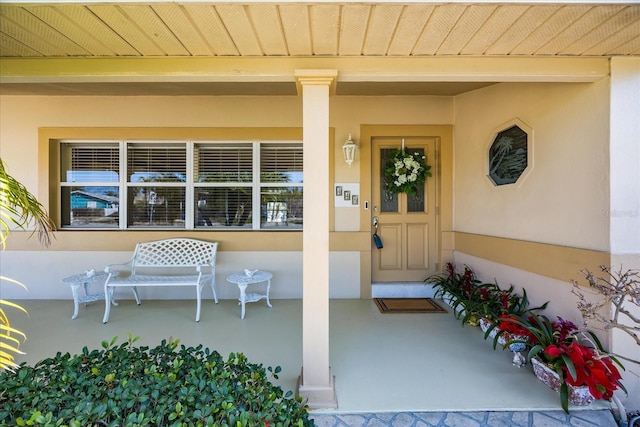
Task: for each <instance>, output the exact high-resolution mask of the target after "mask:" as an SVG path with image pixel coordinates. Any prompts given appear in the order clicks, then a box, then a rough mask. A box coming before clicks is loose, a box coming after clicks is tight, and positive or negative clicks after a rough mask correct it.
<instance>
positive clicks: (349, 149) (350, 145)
mask: <svg viewBox="0 0 640 427" xmlns="http://www.w3.org/2000/svg"><path fill="white" fill-rule="evenodd" d="M357 148H358V146H357V145H356V143H355V141H354V140H353V139H351V134H349V138H347V140H346V141H345V142H344V145H343V146H342V152H343V153H344V161H345V162H347V164H348V165H349V167H351V163H353V160H354V159H355V158H356V150H357Z"/></svg>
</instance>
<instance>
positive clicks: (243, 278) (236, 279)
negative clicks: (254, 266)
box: [227, 270, 273, 319]
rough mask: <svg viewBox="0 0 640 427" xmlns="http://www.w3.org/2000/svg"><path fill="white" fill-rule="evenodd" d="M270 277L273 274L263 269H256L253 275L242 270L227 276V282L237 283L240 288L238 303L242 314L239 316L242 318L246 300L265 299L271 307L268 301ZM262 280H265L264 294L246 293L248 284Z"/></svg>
mask: <svg viewBox="0 0 640 427" xmlns="http://www.w3.org/2000/svg"><path fill="white" fill-rule="evenodd" d="M272 277H273V274H271V273H270V272H268V271H263V270H258V271H256V272H255V273H254V274H253V276H248V275H247V274H245V273H244V272H243V273H234V274H232V275H231V276H229V277H227V281H228V282H230V283H235V284H236V285H238V289H240V298H239V304H240V305H242V316H241V318H242V319H244V314H245V304H246V303H248V302H257V301H260V300H261V299H266V300H267V306H269V308H271V307H273V306H272V305H271V302H270V301H269V290H270V289H271V278H272ZM262 282H267V291H266V293H264V294H258V293H252V294H247V293H246V291H247V286H248V285H252V284H255V283H262Z"/></svg>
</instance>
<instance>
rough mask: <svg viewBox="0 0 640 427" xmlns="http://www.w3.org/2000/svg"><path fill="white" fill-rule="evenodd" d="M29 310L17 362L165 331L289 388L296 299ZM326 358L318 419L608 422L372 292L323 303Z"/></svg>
mask: <svg viewBox="0 0 640 427" xmlns="http://www.w3.org/2000/svg"><path fill="white" fill-rule="evenodd" d="M16 302H17V303H19V304H21V305H22V306H23V307H25V308H26V309H27V310H28V312H29V317H27V316H25V315H24V314H22V313H20V312H17V311H14V310H11V309H9V310H11V311H10V312H9V313H8V314H9V315H10V318H11V320H12V325H13V326H15V327H16V328H18V329H20V330H22V331H23V332H25V333H26V334H27V337H28V339H27V341H25V342H24V343H23V345H22V346H21V349H22V350H23V351H24V352H26V354H25V355H20V356H18V357H17V362H18V363H21V362H27V363H29V364H33V363H35V362H37V361H38V360H41V359H43V358H46V357H49V356H52V355H55V353H56V352H57V351H62V352H69V353H71V354H76V353H79V352H81V350H82V348H83V347H84V346H87V347H88V348H89V349H93V348H100V345H101V342H102V341H103V340H107V341H110V340H111V339H112V338H113V337H115V336H117V337H119V340H118V341H119V342H123V341H124V340H126V337H127V334H128V333H131V335H133V336H138V337H140V339H139V341H138V342H137V344H140V345H148V346H155V345H157V344H158V343H160V341H161V340H162V339H168V338H170V337H173V338H174V339H179V340H180V342H181V343H182V344H184V345H186V346H192V345H193V346H195V345H198V344H203V345H204V346H206V347H209V348H210V349H212V350H216V351H218V352H219V353H220V354H221V355H222V356H223V357H226V356H227V355H228V354H229V353H231V352H242V353H244V354H245V355H247V357H248V359H249V360H250V361H252V362H255V363H262V364H263V365H264V366H281V367H282V372H281V374H280V378H279V380H276V381H275V382H276V383H277V384H278V385H280V386H281V387H282V388H283V389H284V390H294V389H295V385H296V380H297V377H298V375H299V374H300V368H301V367H302V335H301V334H302V301H301V300H272V304H273V308H271V309H269V308H267V307H266V305H265V303H264V301H261V302H258V303H252V304H247V314H246V318H245V319H244V320H241V319H240V308H239V306H238V305H237V301H235V300H221V301H220V303H219V304H217V305H215V304H213V302H212V301H211V300H205V301H203V307H202V318H201V321H200V322H199V323H196V322H195V321H194V317H195V301H193V300H179V301H167V300H153V301H149V300H148V301H144V300H143V301H142V305H141V306H139V307H138V306H136V305H135V302H134V301H133V300H121V301H120V306H118V307H113V308H112V310H111V317H110V320H109V322H108V323H107V324H102V315H103V312H104V304H103V302H102V301H100V302H96V303H92V304H90V305H88V306H86V307H85V306H81V307H80V313H79V316H78V318H77V319H75V320H71V315H72V313H73V303H72V301H71V300H24V301H16ZM330 322H331V323H330V361H331V369H332V372H333V374H334V375H335V378H336V392H337V396H338V404H339V407H338V409H337V410H331V411H328V410H323V411H320V410H318V411H313V412H312V417H313V418H314V420H315V421H316V424H317V425H319V426H327V427H329V426H331V427H333V426H385V425H389V426H391V425H393V426H454V425H455V426H479V427H484V426H505V425H513V426H535V427H537V426H550V427H552V426H564V425H585V426H590V425H593V426H600V427H605V426H615V425H616V423H615V421H614V420H613V417H612V415H611V413H610V411H609V409H610V408H611V406H610V404H609V403H608V402H594V403H593V404H591V405H590V406H588V407H571V408H570V409H571V414H570V415H566V414H565V413H564V412H562V410H561V408H560V401H559V397H558V395H557V394H555V393H554V392H553V391H551V390H549V389H548V388H547V387H546V386H545V385H544V384H542V383H540V382H539V381H538V380H537V379H536V378H535V376H534V375H533V373H532V371H531V367H530V366H528V365H527V366H525V367H523V368H516V367H514V366H512V364H511V353H510V352H505V351H502V350H500V349H498V350H493V348H492V346H491V343H490V342H488V341H485V340H484V339H483V336H482V333H481V331H480V330H479V329H477V328H472V327H469V326H464V327H463V326H462V325H461V324H460V322H459V321H458V320H457V319H455V317H454V316H453V314H451V313H450V312H449V313H444V314H381V313H380V312H379V311H378V309H377V307H376V306H375V304H374V302H373V301H372V300H332V301H331V302H330Z"/></svg>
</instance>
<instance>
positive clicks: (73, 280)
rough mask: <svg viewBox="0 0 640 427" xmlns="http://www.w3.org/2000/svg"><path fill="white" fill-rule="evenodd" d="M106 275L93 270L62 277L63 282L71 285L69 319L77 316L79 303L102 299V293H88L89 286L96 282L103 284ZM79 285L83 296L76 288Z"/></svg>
mask: <svg viewBox="0 0 640 427" xmlns="http://www.w3.org/2000/svg"><path fill="white" fill-rule="evenodd" d="M117 274H118V273H117V272H116V273H114V275H117ZM107 276H109V274H107V273H105V272H95V273H94V274H93V275H89V274H87V273H81V274H75V275H73V276H69V277H65V278H64V279H62V281H63V282H64V283H67V284H69V286H71V293H72V294H73V316H71V320H73V319H75V318H76V317H78V305H79V304H88V303H90V302H94V301H99V300H103V299H104V293H98V294H92V293H89V287H90V286H91V285H92V284H94V283H96V282H99V283H100V284H101V285H104V281H105V280H106V279H107ZM80 285H82V286H83V287H84V296H82V295H80V293H79V292H78V288H79V287H80Z"/></svg>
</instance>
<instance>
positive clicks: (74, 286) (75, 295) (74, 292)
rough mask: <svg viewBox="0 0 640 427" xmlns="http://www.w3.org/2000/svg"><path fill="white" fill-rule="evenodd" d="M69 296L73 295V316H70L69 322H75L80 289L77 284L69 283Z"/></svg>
mask: <svg viewBox="0 0 640 427" xmlns="http://www.w3.org/2000/svg"><path fill="white" fill-rule="evenodd" d="M70 286H71V294H72V295H73V316H71V320H75V318H76V317H78V288H79V287H80V284H79V283H71V284H70Z"/></svg>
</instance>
